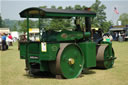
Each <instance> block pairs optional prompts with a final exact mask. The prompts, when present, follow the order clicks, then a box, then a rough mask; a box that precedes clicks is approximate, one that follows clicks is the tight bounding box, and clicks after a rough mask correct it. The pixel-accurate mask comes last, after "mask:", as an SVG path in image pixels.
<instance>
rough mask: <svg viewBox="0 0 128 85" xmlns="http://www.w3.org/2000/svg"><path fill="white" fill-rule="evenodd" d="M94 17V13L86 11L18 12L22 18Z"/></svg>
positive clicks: (45, 10)
mask: <svg viewBox="0 0 128 85" xmlns="http://www.w3.org/2000/svg"><path fill="white" fill-rule="evenodd" d="M77 16H80V17H94V16H96V13H94V12H92V11H88V10H64V9H50V8H37V7H32V8H27V9H25V10H23V11H21V12H20V17H22V18H27V17H29V18H39V17H40V18H52V17H54V18H70V17H77Z"/></svg>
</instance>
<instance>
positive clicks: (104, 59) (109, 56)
mask: <svg viewBox="0 0 128 85" xmlns="http://www.w3.org/2000/svg"><path fill="white" fill-rule="evenodd" d="M114 59H115V55H114V50H113V48H111V49H110V48H109V46H108V45H106V44H102V45H100V46H99V47H98V51H97V56H96V67H97V68H104V69H108V68H112V66H113V64H114Z"/></svg>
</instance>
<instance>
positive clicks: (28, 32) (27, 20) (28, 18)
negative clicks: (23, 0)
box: [27, 13, 29, 41]
mask: <svg viewBox="0 0 128 85" xmlns="http://www.w3.org/2000/svg"><path fill="white" fill-rule="evenodd" d="M27 41H29V16H28V13H27Z"/></svg>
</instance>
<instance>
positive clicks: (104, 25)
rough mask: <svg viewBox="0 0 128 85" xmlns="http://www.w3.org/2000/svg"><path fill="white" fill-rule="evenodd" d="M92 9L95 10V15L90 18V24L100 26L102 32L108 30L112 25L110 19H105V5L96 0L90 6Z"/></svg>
mask: <svg viewBox="0 0 128 85" xmlns="http://www.w3.org/2000/svg"><path fill="white" fill-rule="evenodd" d="M91 9H92V11H94V12H96V17H95V18H94V19H93V20H92V26H93V27H97V28H101V29H102V30H103V31H104V32H106V31H108V30H109V27H110V26H111V25H112V22H111V21H106V13H105V11H104V10H105V9H106V6H105V5H104V4H101V1H99V0H96V2H95V3H94V4H93V5H92V6H91Z"/></svg>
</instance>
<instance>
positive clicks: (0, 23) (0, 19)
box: [0, 16, 2, 27]
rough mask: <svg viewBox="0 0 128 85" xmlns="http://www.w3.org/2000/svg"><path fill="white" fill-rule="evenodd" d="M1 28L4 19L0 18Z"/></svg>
mask: <svg viewBox="0 0 128 85" xmlns="http://www.w3.org/2000/svg"><path fill="white" fill-rule="evenodd" d="M0 27H2V17H1V16H0Z"/></svg>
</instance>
